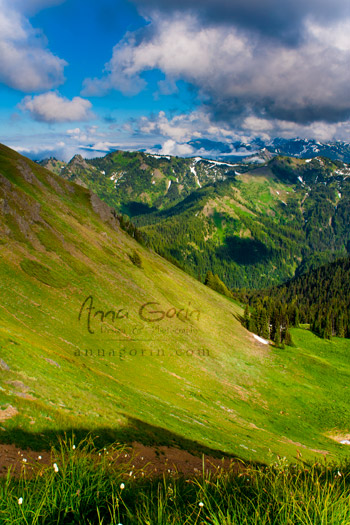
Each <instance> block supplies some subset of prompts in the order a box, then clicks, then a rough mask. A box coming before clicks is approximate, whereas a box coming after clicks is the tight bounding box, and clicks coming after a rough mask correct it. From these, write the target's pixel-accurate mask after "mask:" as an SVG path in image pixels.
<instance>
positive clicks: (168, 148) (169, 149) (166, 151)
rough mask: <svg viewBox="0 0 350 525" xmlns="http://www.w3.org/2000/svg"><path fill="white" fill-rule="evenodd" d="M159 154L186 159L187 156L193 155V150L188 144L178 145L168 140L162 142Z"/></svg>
mask: <svg viewBox="0 0 350 525" xmlns="http://www.w3.org/2000/svg"><path fill="white" fill-rule="evenodd" d="M160 153H161V154H162V155H174V156H178V157H186V156H188V155H193V153H194V149H193V148H192V147H191V146H190V145H189V144H178V143H177V142H175V140H171V139H169V140H167V141H165V142H164V144H163V146H162V149H161V150H160Z"/></svg>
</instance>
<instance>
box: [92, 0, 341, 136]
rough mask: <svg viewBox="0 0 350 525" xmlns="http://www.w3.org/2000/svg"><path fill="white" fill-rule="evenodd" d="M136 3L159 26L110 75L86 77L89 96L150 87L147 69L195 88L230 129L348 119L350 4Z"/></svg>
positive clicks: (253, 0) (128, 48) (130, 44)
mask: <svg viewBox="0 0 350 525" xmlns="http://www.w3.org/2000/svg"><path fill="white" fill-rule="evenodd" d="M136 3H137V4H138V5H139V6H140V7H141V9H142V12H143V13H144V14H145V16H146V15H147V16H148V18H149V19H150V21H151V23H150V24H149V25H148V26H147V27H146V28H143V29H141V30H139V31H137V32H134V33H129V34H127V35H126V36H125V37H124V39H123V40H122V41H121V42H119V43H118V44H117V45H116V46H115V47H114V49H113V55H112V58H111V60H110V62H109V63H108V64H107V65H106V68H105V74H104V75H103V76H102V78H100V79H88V80H87V81H86V84H85V91H84V93H85V94H95V95H96V94H99V93H105V92H106V91H108V90H110V89H117V90H120V91H122V92H123V93H128V94H130V95H133V94H136V93H138V92H140V91H141V90H142V89H144V87H145V85H146V82H145V79H144V78H143V73H144V72H145V71H148V70H160V71H162V72H163V73H165V75H166V82H167V84H168V85H170V86H171V85H172V86H175V85H176V84H175V83H176V81H177V80H179V79H181V80H185V81H186V82H188V83H189V84H190V85H192V86H194V87H196V88H197V90H198V93H199V97H200V100H201V101H202V103H203V106H202V107H203V110H205V111H206V112H207V113H208V114H209V115H210V117H211V120H212V121H213V122H218V123H219V122H220V123H228V124H230V125H231V127H232V126H234V127H236V128H238V127H240V126H241V125H242V123H245V124H247V123H249V122H252V123H254V122H255V125H256V123H257V122H258V121H260V120H264V121H267V120H271V121H273V120H277V121H287V122H294V123H296V124H298V125H304V126H305V125H309V124H311V123H312V122H330V123H334V122H337V121H344V120H346V119H347V118H349V117H350V97H349V85H350V68H349V61H350V38H349V35H350V18H349V17H350V12H349V9H350V5H349V4H348V2H347V1H346V2H345V1H344V0H336V1H334V2H332V3H330V2H329V1H328V0H308V1H307V2H304V1H303V2H302V1H301V0H294V1H292V0H286V2H283V3H282V2H280V0H267V2H263V3H262V2H261V1H260V0H249V1H244V2H243V0H235V1H234V2H232V1H231V0H216V1H215V2H214V1H213V0H201V1H200V2H199V0H176V2H175V0H169V1H167V2H161V1H160V0H136ZM326 22H327V23H326ZM278 28H279V29H278ZM270 33H271V35H270V36H271V38H270V37H269V34H270ZM292 34H294V37H295V38H294V37H293V38H289V37H288V38H287V35H292ZM203 101H204V102H203ZM249 118H252V119H254V118H256V119H258V121H254V120H251V121H249V120H247V119H249Z"/></svg>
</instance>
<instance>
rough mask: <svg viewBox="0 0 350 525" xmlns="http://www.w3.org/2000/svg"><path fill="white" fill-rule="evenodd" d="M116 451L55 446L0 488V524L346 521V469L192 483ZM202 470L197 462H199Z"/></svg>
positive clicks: (242, 474) (349, 484)
mask: <svg viewBox="0 0 350 525" xmlns="http://www.w3.org/2000/svg"><path fill="white" fill-rule="evenodd" d="M124 452H125V450H124V448H123V447H121V446H120V445H118V444H114V445H111V446H110V447H105V448H104V449H98V448H96V447H95V446H94V443H93V442H92V441H91V440H85V441H84V442H81V443H80V444H78V445H77V446H74V440H73V439H70V440H67V439H66V440H65V441H61V443H60V446H59V447H58V448H56V449H52V452H51V464H50V465H48V466H41V465H40V461H37V462H36V465H35V472H36V473H35V474H34V475H31V476H29V475H28V468H29V464H28V463H27V464H24V465H23V467H22V472H21V476H20V478H19V479H18V478H15V477H13V476H12V475H11V473H9V474H8V476H7V478H6V479H3V480H2V482H1V483H0V519H1V523H3V524H9V525H15V524H31V525H36V524H42V525H51V524H52V525H53V524H56V523H62V524H68V523H69V524H74V523H76V524H79V525H89V524H99V525H102V524H104V525H107V524H109V525H117V524H122V525H136V524H140V525H141V524H142V525H154V524H159V525H163V524H164V525H165V524H167V525H168V524H174V525H175V524H176V525H177V524H180V523H181V524H183V525H185V524H188V525H199V524H208V525H209V524H211V525H233V524H239V525H253V524H254V525H270V524H271V525H272V524H273V525H296V524H301V525H312V524H316V523H317V524H324V525H326V524H327V525H341V524H344V525H345V524H348V523H349V520H350V505H349V503H350V496H349V490H350V466H349V464H343V465H342V467H339V466H335V465H333V464H327V463H323V464H321V463H316V464H313V465H308V464H305V463H302V462H298V463H295V464H292V465H287V464H286V461H285V458H280V459H279V460H278V461H277V462H275V463H274V464H273V465H271V466H269V467H265V466H256V465H245V464H243V463H242V464H241V465H240V467H239V468H238V469H237V466H234V465H233V466H232V468H230V469H228V470H226V471H224V470H222V469H218V470H217V472H216V473H214V474H213V473H210V472H208V471H206V470H205V469H203V471H202V472H201V473H199V474H198V475H196V476H192V477H184V476H183V475H180V474H178V473H176V472H175V473H173V474H170V475H168V474H167V475H163V476H154V475H153V476H149V475H145V472H144V470H143V469H135V468H134V466H133V465H132V459H130V460H127V461H126V462H125V461H123V462H120V461H119V458H120V457H121V456H124ZM203 465H204V458H203Z"/></svg>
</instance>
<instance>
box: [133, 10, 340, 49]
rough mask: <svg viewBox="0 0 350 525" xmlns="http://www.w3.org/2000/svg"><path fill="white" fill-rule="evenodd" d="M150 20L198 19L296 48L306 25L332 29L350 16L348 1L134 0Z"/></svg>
mask: <svg viewBox="0 0 350 525" xmlns="http://www.w3.org/2000/svg"><path fill="white" fill-rule="evenodd" d="M134 2H135V3H136V5H138V6H139V7H140V9H141V12H142V13H143V14H144V15H145V16H146V17H152V16H153V15H154V13H162V14H163V15H165V16H168V17H170V16H173V14H174V13H175V14H176V13H187V14H191V15H195V16H196V17H197V18H198V19H199V20H200V22H201V24H203V25H205V26H213V25H218V24H219V25H230V26H235V27H237V28H241V29H243V30H248V31H251V32H258V33H260V34H261V35H263V36H264V37H269V38H271V39H273V40H276V39H279V40H283V41H284V42H285V43H286V44H289V45H293V44H295V43H296V42H298V41H300V40H301V39H302V38H303V31H304V23H305V20H307V19H310V18H311V19H313V20H316V21H318V23H322V24H325V25H328V24H329V23H330V22H333V21H337V20H343V19H344V17H346V16H349V14H350V5H349V2H348V0H332V1H330V0H306V1H305V0H283V2H281V0H265V1H264V2H262V1H261V0H166V2H164V0H134Z"/></svg>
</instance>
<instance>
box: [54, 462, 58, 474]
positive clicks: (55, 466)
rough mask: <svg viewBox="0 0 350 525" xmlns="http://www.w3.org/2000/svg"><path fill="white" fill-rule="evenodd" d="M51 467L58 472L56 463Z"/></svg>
mask: <svg viewBox="0 0 350 525" xmlns="http://www.w3.org/2000/svg"><path fill="white" fill-rule="evenodd" d="M53 469H54V471H55V472H58V470H59V469H58V466H57V463H54V464H53Z"/></svg>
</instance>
